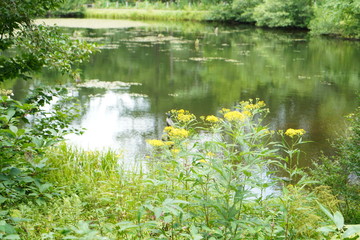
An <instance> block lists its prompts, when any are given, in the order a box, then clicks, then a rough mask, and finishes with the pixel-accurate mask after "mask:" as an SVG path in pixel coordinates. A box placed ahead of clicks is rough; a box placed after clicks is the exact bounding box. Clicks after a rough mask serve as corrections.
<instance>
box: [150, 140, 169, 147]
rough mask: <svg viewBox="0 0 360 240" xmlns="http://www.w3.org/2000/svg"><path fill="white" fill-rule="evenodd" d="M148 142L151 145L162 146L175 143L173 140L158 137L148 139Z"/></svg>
mask: <svg viewBox="0 0 360 240" xmlns="http://www.w3.org/2000/svg"><path fill="white" fill-rule="evenodd" d="M146 142H147V143H148V144H150V145H151V146H153V147H162V146H165V145H166V146H171V145H174V142H172V141H166V142H164V141H162V140H158V139H148V140H146Z"/></svg>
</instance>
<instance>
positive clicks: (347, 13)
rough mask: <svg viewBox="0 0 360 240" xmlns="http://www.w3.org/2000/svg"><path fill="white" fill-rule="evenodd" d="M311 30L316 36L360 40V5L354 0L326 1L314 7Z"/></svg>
mask: <svg viewBox="0 0 360 240" xmlns="http://www.w3.org/2000/svg"><path fill="white" fill-rule="evenodd" d="M314 10H315V16H314V18H313V19H312V21H311V23H310V29H311V31H312V32H313V33H315V34H330V35H331V34H333V35H334V34H335V35H340V36H342V37H349V38H360V3H359V1H352V0H344V1H337V0H324V1H320V2H319V3H318V4H317V5H315V6H314Z"/></svg>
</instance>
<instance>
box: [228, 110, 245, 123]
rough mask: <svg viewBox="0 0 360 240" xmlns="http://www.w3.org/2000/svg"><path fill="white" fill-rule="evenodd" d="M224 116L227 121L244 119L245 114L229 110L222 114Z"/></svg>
mask: <svg viewBox="0 0 360 240" xmlns="http://www.w3.org/2000/svg"><path fill="white" fill-rule="evenodd" d="M224 118H225V119H226V120H228V121H244V120H245V118H246V116H245V115H244V114H242V113H241V112H238V111H231V112H227V113H225V114H224Z"/></svg>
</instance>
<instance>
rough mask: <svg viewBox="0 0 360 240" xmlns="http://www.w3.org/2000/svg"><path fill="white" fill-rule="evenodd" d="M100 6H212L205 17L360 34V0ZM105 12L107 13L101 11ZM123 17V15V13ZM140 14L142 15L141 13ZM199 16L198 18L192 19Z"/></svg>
mask: <svg viewBox="0 0 360 240" xmlns="http://www.w3.org/2000/svg"><path fill="white" fill-rule="evenodd" d="M95 7H97V8H124V7H125V8H129V7H130V8H145V9H147V8H149V9H164V10H166V9H168V10H169V9H173V10H174V9H183V10H184V11H189V10H209V9H210V13H211V14H210V16H207V15H204V17H203V18H202V19H201V20H203V21H207V20H213V21H236V22H242V23H255V24H256V25H258V26H265V27H297V28H306V29H310V30H311V31H312V33H314V34H330V35H337V36H341V37H346V38H359V37H360V27H359V26H360V3H359V1H358V0H342V1H338V0H321V1H313V0H285V1H281V0H223V1H220V0H213V1H209V0H197V1H195V0H192V1H191V0H181V1H176V2H173V1H168V2H159V1H157V0H156V1H151V0H150V1H136V2H135V1H126V2H125V3H124V2H123V1H116V0H115V1H106V0H98V1H95ZM102 16H104V14H103V15H102ZM121 17H124V16H121ZM138 18H139V19H141V18H143V16H142V14H138ZM192 20H198V19H192Z"/></svg>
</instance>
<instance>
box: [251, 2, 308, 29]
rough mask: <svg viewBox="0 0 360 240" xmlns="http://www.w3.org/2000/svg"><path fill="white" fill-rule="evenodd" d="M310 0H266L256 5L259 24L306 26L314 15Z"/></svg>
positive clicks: (255, 15)
mask: <svg viewBox="0 0 360 240" xmlns="http://www.w3.org/2000/svg"><path fill="white" fill-rule="evenodd" d="M310 4H311V1H310V0H285V1H282V0H265V1H264V3H262V4H260V5H258V6H257V7H255V10H254V19H255V20H256V24H257V25H258V26H267V27H301V28H306V27H307V26H308V24H309V21H310V19H311V17H312V8H311V5H310Z"/></svg>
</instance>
